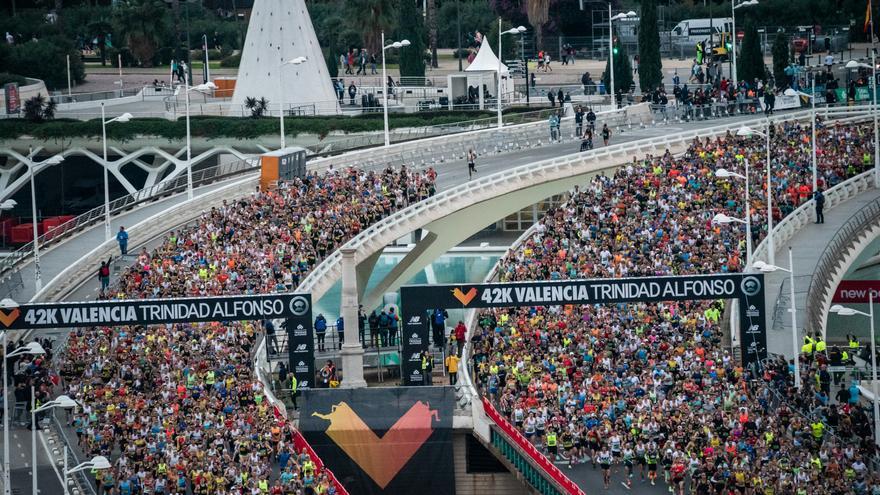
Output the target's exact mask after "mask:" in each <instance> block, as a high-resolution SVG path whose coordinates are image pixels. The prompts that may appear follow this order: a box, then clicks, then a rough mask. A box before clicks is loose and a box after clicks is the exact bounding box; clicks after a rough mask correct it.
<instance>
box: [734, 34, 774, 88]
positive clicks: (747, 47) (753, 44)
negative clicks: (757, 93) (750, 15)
mask: <svg viewBox="0 0 880 495" xmlns="http://www.w3.org/2000/svg"><path fill="white" fill-rule="evenodd" d="M736 75H737V78H738V79H739V80H740V81H746V82H748V83H749V84H752V83H754V81H755V79H758V80H762V81H763V80H765V79H766V78H767V69H766V67H764V54H763V53H762V52H761V38H760V36H759V35H758V28H757V27H755V23H754V22H752V21H749V22H748V23H746V29H745V33H744V35H743V40H742V47H741V48H740V51H739V54H738V56H737V57H736Z"/></svg>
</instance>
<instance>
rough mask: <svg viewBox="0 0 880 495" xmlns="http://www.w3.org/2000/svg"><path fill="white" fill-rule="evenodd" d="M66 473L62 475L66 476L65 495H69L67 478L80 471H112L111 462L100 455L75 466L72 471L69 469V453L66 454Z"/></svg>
mask: <svg viewBox="0 0 880 495" xmlns="http://www.w3.org/2000/svg"><path fill="white" fill-rule="evenodd" d="M64 454H65V455H64V472H63V473H62V474H63V476H64V483H62V484H63V485H64V495H67V476H68V475H70V474H73V473H78V472H80V471H85V470H86V469H110V461H108V460H107V458H106V457H104V456H102V455H98V456H95V457H93V458H92V460H91V461H86V462H84V463H82V464H80V465H78V466H74V467H72V468H70V469H67V452H66V451H65V453H64Z"/></svg>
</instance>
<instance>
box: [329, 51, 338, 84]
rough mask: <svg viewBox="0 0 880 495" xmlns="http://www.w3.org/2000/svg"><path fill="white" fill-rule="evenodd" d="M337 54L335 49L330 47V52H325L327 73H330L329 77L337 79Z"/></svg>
mask: <svg viewBox="0 0 880 495" xmlns="http://www.w3.org/2000/svg"><path fill="white" fill-rule="evenodd" d="M337 53H339V52H338V51H337V50H336V49H335V47H332V46H331V47H330V50H328V51H327V57H326V59H327V72H329V73H330V77H339V55H337Z"/></svg>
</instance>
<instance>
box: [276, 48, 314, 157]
mask: <svg viewBox="0 0 880 495" xmlns="http://www.w3.org/2000/svg"><path fill="white" fill-rule="evenodd" d="M307 60H308V58H307V57H296V58H293V59H290V60H285V61H284V62H281V66H280V67H278V82H279V83H281V98H280V100H281V101H280V102H279V103H278V107H279V109H280V110H281V115H279V119H280V120H281V149H284V148H286V147H287V143H286V142H285V140H284V66H285V65H302V64H304V63H305V62H306V61H307Z"/></svg>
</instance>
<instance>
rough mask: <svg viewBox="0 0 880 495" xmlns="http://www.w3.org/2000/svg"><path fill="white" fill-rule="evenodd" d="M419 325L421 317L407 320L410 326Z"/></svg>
mask: <svg viewBox="0 0 880 495" xmlns="http://www.w3.org/2000/svg"><path fill="white" fill-rule="evenodd" d="M421 323H422V317H421V316H413V317H412V318H410V319H409V324H410V325H420V324H421Z"/></svg>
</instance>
